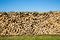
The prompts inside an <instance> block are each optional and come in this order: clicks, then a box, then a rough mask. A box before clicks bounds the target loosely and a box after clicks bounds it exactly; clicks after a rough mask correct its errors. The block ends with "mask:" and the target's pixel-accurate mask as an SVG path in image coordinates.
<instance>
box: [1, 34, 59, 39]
mask: <svg viewBox="0 0 60 40" xmlns="http://www.w3.org/2000/svg"><path fill="white" fill-rule="evenodd" d="M0 40H60V36H46V35H43V36H0Z"/></svg>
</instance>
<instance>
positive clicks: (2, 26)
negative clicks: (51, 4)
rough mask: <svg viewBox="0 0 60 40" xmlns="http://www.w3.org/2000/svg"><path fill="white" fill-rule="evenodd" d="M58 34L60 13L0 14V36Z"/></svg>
mask: <svg viewBox="0 0 60 40" xmlns="http://www.w3.org/2000/svg"><path fill="white" fill-rule="evenodd" d="M43 34H60V12H58V11H56V12H55V11H54V12H52V11H50V12H0V35H43Z"/></svg>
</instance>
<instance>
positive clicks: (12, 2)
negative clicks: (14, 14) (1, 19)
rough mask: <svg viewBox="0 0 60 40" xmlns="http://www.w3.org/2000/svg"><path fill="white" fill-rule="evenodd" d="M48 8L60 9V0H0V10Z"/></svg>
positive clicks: (39, 9) (47, 9)
mask: <svg viewBox="0 0 60 40" xmlns="http://www.w3.org/2000/svg"><path fill="white" fill-rule="evenodd" d="M50 10H53V11H56V10H60V0H0V11H50Z"/></svg>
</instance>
